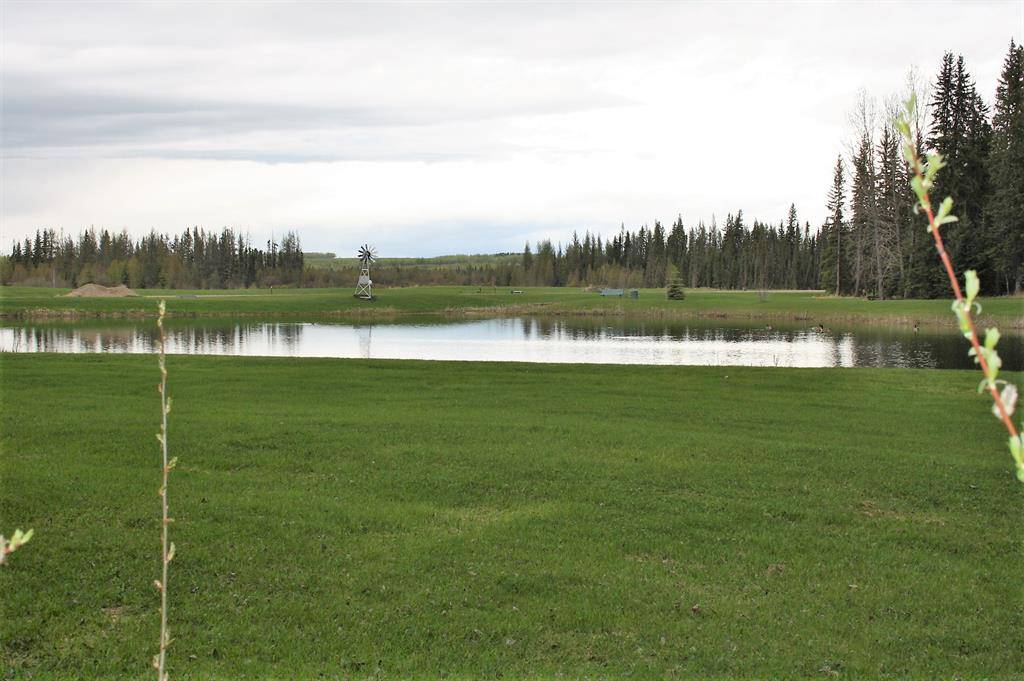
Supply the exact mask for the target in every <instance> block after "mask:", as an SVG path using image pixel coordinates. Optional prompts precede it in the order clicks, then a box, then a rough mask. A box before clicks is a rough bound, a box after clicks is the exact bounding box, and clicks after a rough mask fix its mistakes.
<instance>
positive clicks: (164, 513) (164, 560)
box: [153, 300, 178, 681]
mask: <svg viewBox="0 0 1024 681" xmlns="http://www.w3.org/2000/svg"><path fill="white" fill-rule="evenodd" d="M159 311H160V314H159V315H158V316H157V319H156V326H157V330H158V331H159V339H158V342H159V352H158V353H157V362H158V364H159V366H160V385H159V386H158V388H157V390H158V391H159V393H160V433H159V434H158V435H157V436H156V439H157V441H158V442H159V443H160V454H161V456H162V460H163V465H162V466H161V473H162V476H163V480H162V482H161V484H160V489H159V490H157V495H158V496H159V497H160V506H161V522H160V562H161V578H160V579H158V580H153V586H155V587H156V589H157V591H159V592H160V652H159V653H158V654H157V655H156V656H155V657H154V658H153V666H154V667H155V668H156V670H157V681H167V647H168V646H169V645H170V644H171V635H170V632H169V630H168V628H167V573H168V567H169V566H170V563H171V560H172V559H173V558H174V544H173V543H171V542H170V541H169V536H168V535H169V532H168V526H169V525H170V524H171V518H170V517H169V516H168V505H167V480H168V477H169V474H170V472H171V469H172V468H174V465H175V464H176V463H177V462H178V459H177V458H174V459H170V460H168V458H167V415H168V414H170V413H171V398H170V397H168V395H167V334H166V333H165V331H164V317H165V316H166V312H167V306H166V303H165V302H164V301H163V300H161V301H160V307H159Z"/></svg>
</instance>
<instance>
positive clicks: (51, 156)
mask: <svg viewBox="0 0 1024 681" xmlns="http://www.w3.org/2000/svg"><path fill="white" fill-rule="evenodd" d="M3 7H4V10H3V11H4V17H3V19H4V21H3V22H2V23H3V35H2V43H3V64H2V69H3V103H4V115H3V133H4V137H3V147H4V149H3V151H4V162H3V168H2V178H0V179H2V180H3V188H2V190H0V199H2V206H0V218H2V231H3V234H4V237H5V238H15V237H20V236H22V235H24V234H25V233H27V232H31V231H34V230H35V229H36V228H37V227H40V226H57V227H62V228H64V229H66V230H69V231H77V230H78V229H80V228H82V227H84V226H88V225H90V224H94V225H97V226H108V227H112V228H121V227H125V228H128V229H129V230H130V231H133V232H135V233H141V232H143V231H147V230H149V229H150V228H157V229H160V230H178V229H181V228H183V227H184V226H186V225H191V224H202V225H205V226H208V227H220V226H223V225H230V226H234V227H239V228H241V229H244V230H249V231H250V232H251V233H252V234H253V236H254V237H255V238H258V239H261V240H262V239H264V238H266V237H267V236H268V235H269V234H270V233H271V232H272V231H274V230H276V231H277V232H280V231H281V230H283V229H287V228H297V229H299V230H300V232H301V233H302V235H303V238H304V241H305V244H306V245H307V248H311V249H332V250H340V251H344V250H345V249H346V248H348V246H350V245H351V244H352V243H356V242H362V241H364V240H368V239H369V240H374V241H376V242H378V244H379V245H380V247H381V249H382V250H383V251H385V252H389V253H392V254H396V255H397V254H403V255H404V254H433V253H441V252H452V251H488V250H500V249H506V248H520V247H521V245H522V242H523V240H525V239H526V238H536V237H538V236H551V237H554V238H564V237H565V236H566V235H567V234H568V233H570V232H571V231H572V230H573V229H578V230H581V231H582V230H584V229H592V230H593V229H596V230H600V231H602V232H604V233H606V234H607V233H610V232H611V231H613V230H616V229H617V228H618V225H619V223H620V222H621V221H624V222H625V223H626V224H627V225H630V226H635V225H638V224H641V223H644V222H648V223H650V222H653V220H655V219H662V220H665V221H670V220H671V219H673V218H674V216H675V215H676V213H678V212H682V213H683V215H684V219H685V220H686V221H687V222H688V223H692V222H695V221H696V220H698V219H704V220H709V219H710V217H711V215H712V214H714V213H717V214H718V215H719V217H722V216H724V214H725V213H726V212H730V211H735V210H737V209H740V208H742V209H743V210H744V213H745V214H746V215H747V216H748V217H749V218H754V217H758V218H761V219H765V220H772V221H777V220H779V219H781V218H782V217H783V216H784V214H785V210H786V208H787V207H788V205H789V204H790V203H791V202H795V203H796V204H797V207H798V209H799V210H800V213H801V217H803V218H806V219H810V220H811V221H812V224H814V225H816V224H817V223H818V222H819V221H820V219H821V216H822V214H823V208H824V200H825V198H824V197H825V193H826V191H827V189H828V183H829V179H830V175H831V168H832V165H833V163H834V159H835V156H836V154H838V153H839V152H840V151H842V150H843V143H844V140H845V139H846V138H847V137H848V133H847V124H846V115H847V111H848V110H849V109H850V108H851V107H852V105H853V102H854V100H855V97H856V93H857V91H858V90H859V89H860V88H866V89H867V90H868V91H870V92H873V93H875V94H877V95H880V96H882V95H886V94H888V93H890V92H893V91H895V90H898V89H899V88H900V86H901V84H902V82H903V74H904V73H905V71H906V69H907V68H908V67H909V66H910V65H911V64H914V63H916V64H917V65H918V66H919V67H920V68H922V69H923V71H924V72H925V73H926V74H928V75H929V77H930V74H931V72H932V70H933V69H934V68H935V66H936V65H937V64H938V62H939V59H940V58H941V54H942V51H944V50H947V49H948V50H952V51H956V52H962V53H964V55H965V56H966V58H967V61H968V65H969V68H970V69H971V71H972V73H973V74H974V75H975V77H976V78H977V79H978V83H979V88H980V90H981V92H982V93H984V94H985V95H986V96H987V97H991V93H992V91H993V90H994V86H995V81H996V78H997V76H998V72H999V68H1000V64H1001V61H1002V58H1003V56H1004V53H1005V51H1006V44H1007V43H1008V41H1009V38H1010V37H1011V36H1013V37H1015V38H1016V39H1017V40H1018V41H1020V40H1021V38H1022V35H1021V34H1022V33H1024V28H1022V22H1024V14H1022V13H1024V9H1022V6H1021V5H1020V4H1019V3H1001V4H995V3H994V4H971V5H966V4H965V5H956V4H938V5H929V6H928V7H927V8H925V7H924V6H922V5H920V4H917V3H907V4H893V3H886V4H853V3H851V4H825V3H820V4H803V3H799V4H778V3H772V4H767V3H765V4H760V3H752V2H751V3H729V4H668V3H665V4H658V3H651V4H616V5H608V4H593V5H584V4H566V5H543V4H534V3H522V4H520V3H504V4H487V5H472V4H457V3H452V4H443V3H439V4H429V5H414V4H395V5H361V4H345V3H337V4H328V3H306V4H268V3H252V4H246V3H236V2H231V3H228V2H225V3H219V4H198V3H175V4H159V3H158V4H149V3H147V4H126V3H117V4H110V5H104V4H100V3H46V4H41V3H38V4H30V3H14V2H7V3H4V5H3ZM911 26H913V27H914V28H913V29H912V30H911V29H908V27H911ZM950 26H955V27H956V30H955V31H952V30H949V27H950ZM994 27H995V28H996V29H1000V28H1001V29H1002V32H1003V33H1004V34H1005V35H998V34H999V33H1000V31H999V30H995V34H994V33H993V29H994ZM908 31H909V32H910V33H912V34H913V35H914V36H929V35H935V36H941V38H937V39H936V40H921V39H916V38H915V39H908V38H907V37H906V35H907V34H908Z"/></svg>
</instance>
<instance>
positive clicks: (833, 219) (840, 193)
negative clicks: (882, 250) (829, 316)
mask: <svg viewBox="0 0 1024 681" xmlns="http://www.w3.org/2000/svg"><path fill="white" fill-rule="evenodd" d="M845 202H846V179H845V177H844V175H843V157H842V156H839V157H838V158H837V159H836V168H835V170H834V171H833V173H832V190H831V191H829V194H828V206H827V210H828V217H827V218H825V224H824V225H823V226H822V228H821V233H822V237H821V239H822V243H821V269H820V271H821V284H822V286H824V287H825V289H826V290H827V291H828V292H829V293H834V294H835V295H842V293H843V275H844V274H845V273H844V272H843V269H844V268H843V232H844V230H845V227H844V223H843V206H844V204H845Z"/></svg>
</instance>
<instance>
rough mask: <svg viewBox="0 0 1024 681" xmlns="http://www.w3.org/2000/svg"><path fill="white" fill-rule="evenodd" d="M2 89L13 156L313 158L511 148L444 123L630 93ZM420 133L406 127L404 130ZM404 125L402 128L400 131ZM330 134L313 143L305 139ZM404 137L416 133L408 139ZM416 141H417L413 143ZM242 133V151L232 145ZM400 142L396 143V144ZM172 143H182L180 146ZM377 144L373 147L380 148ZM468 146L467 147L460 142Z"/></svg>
mask: <svg viewBox="0 0 1024 681" xmlns="http://www.w3.org/2000/svg"><path fill="white" fill-rule="evenodd" d="M9 80H10V81H11V82H9V83H8V87H6V88H5V91H4V94H3V106H4V116H3V121H2V131H3V140H4V148H5V151H6V152H7V153H8V154H9V155H12V156H28V157H41V156H46V155H49V154H57V155H59V154H60V152H61V151H63V153H86V154H88V153H92V154H96V155H102V156H139V155H146V156H156V157H164V158H197V159H204V158H205V159H211V158H216V159H245V160H255V161H266V162H283V161H288V162H304V161H329V160H349V159H390V160H403V159H404V160H426V161H431V160H444V159H450V158H460V157H466V156H483V155H488V154H492V153H495V152H499V153H500V152H502V151H505V152H507V151H511V150H512V149H511V147H510V146H508V145H501V146H496V145H494V144H493V143H489V142H488V141H487V140H486V139H478V140H477V142H478V145H477V148H475V149H473V150H472V151H471V150H470V149H468V148H467V146H468V145H467V144H466V143H465V142H466V141H467V140H465V139H464V140H461V141H460V140H454V143H453V140H452V139H449V138H447V137H446V138H444V139H437V140H436V143H434V144H432V141H433V137H434V136H435V134H436V133H437V128H438V127H439V126H444V127H445V128H447V130H448V132H451V131H452V129H453V128H454V129H457V128H459V127H460V126H462V127H465V128H467V132H469V134H470V135H471V136H472V130H468V129H470V128H472V127H473V126H474V125H475V124H478V123H481V122H485V121H492V122H493V121H495V120H498V119H511V118H515V117H517V116H533V115H548V114H560V113H572V112H577V111H586V110H592V109H596V108H605V107H611V106H623V105H625V104H628V103H629V102H628V100H625V99H624V98H621V97H613V96H606V95H601V94H593V95H583V96H580V95H576V94H571V93H570V94H567V96H565V97H562V98H559V99H552V100H548V101H540V102H510V103H505V102H494V103H492V104H491V105H489V106H485V107H482V106H479V105H472V104H470V105H466V106H461V107H460V106H459V105H458V104H457V103H456V104H453V105H444V104H434V105H428V104H416V105H410V104H404V105H397V106H374V105H352V106H337V105H331V106H315V105H309V104H286V103H284V104H283V103H274V102H239V101H211V100H202V99H184V98H183V99H171V98H160V97H149V96H145V95H142V96H136V95H126V94H114V95H104V94H101V93H94V92H81V91H76V90H71V89H69V90H53V89H51V90H49V91H42V92H41V91H39V90H38V88H34V87H19V82H18V79H17V78H13V79H9ZM410 130H412V131H416V132H415V134H412V133H408V132H406V133H402V131H410ZM396 132H397V134H396ZM265 133H272V134H273V135H274V136H275V137H276V139H275V146H282V147H284V149H268V148H266V147H265V146H259V145H252V144H251V142H250V143H249V144H246V143H245V140H244V138H245V137H246V136H249V135H254V134H265ZM318 133H321V134H322V137H323V141H328V142H329V143H327V144H323V142H321V143H319V144H318V145H317V146H318V148H317V149H315V150H310V149H309V148H308V146H309V143H308V142H307V143H305V144H297V143H296V142H295V140H294V138H295V137H297V136H303V135H305V136H307V137H308V136H310V135H309V134H312V135H313V136H316V134H318ZM403 137H406V138H409V139H406V140H405V141H403V140H402V138H403ZM410 139H411V140H412V143H410ZM232 140H237V141H238V142H239V148H232V145H229V144H225V142H230V141H232ZM387 143H391V144H392V146H388V144H387ZM171 147H173V148H171ZM371 147H372V148H371ZM460 147H461V148H462V149H463V150H462V151H453V150H452V149H459V148H460Z"/></svg>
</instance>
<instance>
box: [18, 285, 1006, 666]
mask: <svg viewBox="0 0 1024 681" xmlns="http://www.w3.org/2000/svg"><path fill="white" fill-rule="evenodd" d="M275 295H277V294H276V293H275ZM0 370H2V372H3V375H2V381H0V424H2V433H0V438H2V439H0V444H2V449H3V456H2V462H0V472H2V479H3V494H2V495H0V524H2V527H3V529H4V530H6V531H8V532H9V531H10V530H12V529H14V527H15V526H21V527H23V528H27V527H34V528H35V530H36V536H35V538H34V539H33V541H32V543H30V544H29V545H27V546H26V547H25V548H24V549H23V550H21V551H19V552H18V553H16V554H14V555H13V556H12V557H11V564H10V565H9V566H7V567H6V568H5V569H3V570H0V594H2V602H3V604H2V609H3V611H2V620H0V633H2V636H0V647H2V648H0V654H2V656H3V662H4V666H5V668H6V669H7V673H8V674H9V675H13V676H14V677H15V678H56V677H63V678H87V677H107V678H144V677H146V676H148V674H149V673H150V671H151V670H149V669H148V667H147V664H148V661H149V658H150V656H151V655H152V654H153V653H154V652H155V643H156V639H157V632H158V617H157V610H156V606H157V601H158V598H157V594H156V592H155V590H154V589H153V587H152V586H151V583H152V580H153V579H154V578H155V577H156V576H157V575H158V567H159V560H158V552H159V539H158V524H159V521H158V518H159V508H158V498H157V496H156V488H157V486H158V484H159V482H158V481H159V467H158V447H157V443H156V441H155V440H154V437H153V434H154V433H155V432H156V431H157V412H158V404H159V403H158V396H157V393H156V391H155V390H154V386H155V385H156V382H157V371H156V365H155V359H154V358H153V357H151V356H150V357H146V356H102V355H95V356H94V355H89V356H62V355H11V354H5V355H0ZM170 371H171V377H170V385H171V394H172V395H173V397H174V400H175V402H174V411H173V412H172V414H171V431H170V432H171V437H170V445H171V453H172V455H176V456H178V457H180V463H179V465H178V467H177V469H175V471H174V473H173V477H172V482H171V491H170V503H171V509H172V515H173V516H175V518H176V522H175V523H174V524H173V526H172V532H173V539H174V541H175V543H176V544H177V547H178V553H177V557H176V558H175V560H174V563H173V564H172V577H171V584H170V594H171V602H172V610H171V632H172V635H173V636H174V637H175V639H176V641H175V643H174V644H173V646H172V647H171V652H170V672H171V678H194V679H210V678H238V677H248V678H279V679H293V678H319V676H318V675H322V676H323V678H347V677H356V678H362V677H369V676H374V677H382V678H436V677H442V676H445V677H448V678H494V677H498V676H507V677H513V678H522V677H531V678H534V677H540V678H546V677H556V676H559V675H562V676H564V677H567V678H582V677H589V678H610V677H614V678H620V677H624V676H630V677H638V678H660V677H663V676H670V675H681V676H689V677H702V678H706V677H714V676H744V677H758V678H782V677H787V678H790V677H797V676H812V677H829V676H833V675H835V676H839V677H843V678H863V677H865V676H874V675H879V674H891V675H894V676H912V677H918V678H936V677H942V678H955V677H959V678H994V677H1006V676H1012V675H1013V674H1014V673H1015V672H1014V670H1016V672H1017V673H1019V672H1020V670H1021V669H1024V647H1022V646H1021V645H1020V632H1021V627H1022V624H1024V602H1022V600H1021V597H1020V596H1021V591H1020V555H1021V554H1020V548H1021V547H1020V515H1019V512H1018V511H1017V509H1019V508H1020V503H1021V498H1022V494H1024V492H1022V486H1021V485H1020V484H1019V483H1017V482H1016V481H1015V480H1014V478H1013V475H1012V472H1011V466H1010V464H1009V457H1008V455H1007V453H1006V451H1005V438H1004V435H1003V434H1001V432H1000V429H999V428H998V424H997V423H996V421H995V420H994V419H993V418H992V417H991V415H990V414H989V407H988V405H987V403H986V400H985V399H984V398H983V397H979V396H978V395H977V394H976V393H975V392H974V390H973V388H974V386H975V385H976V379H977V377H976V376H975V375H974V374H973V373H967V372H956V371H941V372H940V371H908V370H893V369H886V370H869V369H860V370H793V369H785V370H773V369H740V368H688V367H678V368H674V367H671V368H660V367H615V366H602V367H598V366H572V365H513V364H476V363H441V362H433V363H432V362H400V361H380V362H366V361H344V360H270V359H239V358H202V357H189V358H186V357H173V358H171V361H170Z"/></svg>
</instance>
